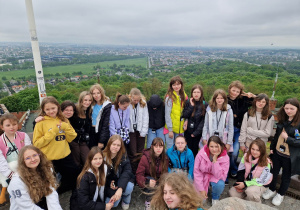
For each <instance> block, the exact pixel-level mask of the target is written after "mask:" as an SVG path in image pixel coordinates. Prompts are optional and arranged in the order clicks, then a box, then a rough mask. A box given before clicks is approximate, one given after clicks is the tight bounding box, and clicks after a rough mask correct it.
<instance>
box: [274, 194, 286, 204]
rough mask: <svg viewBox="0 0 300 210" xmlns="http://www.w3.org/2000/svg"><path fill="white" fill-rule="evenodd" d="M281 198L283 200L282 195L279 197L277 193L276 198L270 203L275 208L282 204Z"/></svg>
mask: <svg viewBox="0 0 300 210" xmlns="http://www.w3.org/2000/svg"><path fill="white" fill-rule="evenodd" d="M283 198H284V196H283V195H280V194H279V193H277V194H276V196H275V197H274V198H273V200H272V203H273V204H274V205H275V206H279V205H280V204H281V203H282V201H283Z"/></svg>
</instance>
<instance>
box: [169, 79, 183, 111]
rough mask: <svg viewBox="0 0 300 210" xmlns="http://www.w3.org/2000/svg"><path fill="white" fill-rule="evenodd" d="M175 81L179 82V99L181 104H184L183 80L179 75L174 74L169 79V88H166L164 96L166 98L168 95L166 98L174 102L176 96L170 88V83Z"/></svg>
mask: <svg viewBox="0 0 300 210" xmlns="http://www.w3.org/2000/svg"><path fill="white" fill-rule="evenodd" d="M177 82H178V83H180V84H181V89H180V90H179V97H180V99H181V106H184V104H185V93H184V86H183V81H182V79H181V77H180V76H174V77H172V78H171V79H170V83H169V89H168V92H167V94H166V96H165V98H167V96H168V97H169V99H168V100H170V99H171V100H173V101H174V102H175V101H176V96H175V95H174V93H173V91H174V90H173V88H172V85H173V84H175V83H177Z"/></svg>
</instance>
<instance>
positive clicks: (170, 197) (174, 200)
mask: <svg viewBox="0 0 300 210" xmlns="http://www.w3.org/2000/svg"><path fill="white" fill-rule="evenodd" d="M164 201H165V202H166V204H167V206H168V208H170V209H175V208H178V206H179V204H180V202H181V199H180V197H179V196H178V195H177V194H176V193H175V191H174V190H173V188H172V187H171V186H169V185H168V184H165V186H164Z"/></svg>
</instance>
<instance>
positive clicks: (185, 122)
mask: <svg viewBox="0 0 300 210" xmlns="http://www.w3.org/2000/svg"><path fill="white" fill-rule="evenodd" d="M187 124H188V121H187V120H186V121H184V123H183V130H185V131H186V129H187Z"/></svg>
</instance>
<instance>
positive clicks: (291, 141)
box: [286, 126, 300, 147]
mask: <svg viewBox="0 0 300 210" xmlns="http://www.w3.org/2000/svg"><path fill="white" fill-rule="evenodd" d="M297 129H298V130H299V126H298V128H297ZM293 135H294V134H293ZM286 143H287V144H288V145H289V146H293V147H300V140H299V139H298V140H296V139H295V138H294V136H293V137H291V136H290V135H289V133H288V137H287V139H286Z"/></svg>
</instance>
